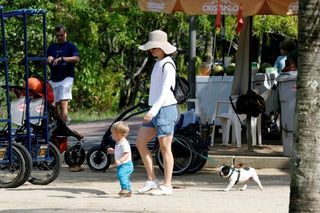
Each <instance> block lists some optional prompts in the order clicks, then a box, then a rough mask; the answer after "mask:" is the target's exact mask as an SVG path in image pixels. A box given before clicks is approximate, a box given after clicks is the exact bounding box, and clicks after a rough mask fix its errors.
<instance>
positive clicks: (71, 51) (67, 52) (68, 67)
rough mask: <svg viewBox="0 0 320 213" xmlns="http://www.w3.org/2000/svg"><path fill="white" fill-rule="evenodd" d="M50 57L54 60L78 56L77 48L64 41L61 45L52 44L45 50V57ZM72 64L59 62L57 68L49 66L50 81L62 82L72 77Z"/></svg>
mask: <svg viewBox="0 0 320 213" xmlns="http://www.w3.org/2000/svg"><path fill="white" fill-rule="evenodd" d="M48 56H52V57H54V58H55V59H56V58H59V57H71V56H80V54H79V51H78V48H77V47H76V45H74V44H73V43H71V42H69V41H66V42H65V43H63V44H58V43H54V44H52V45H50V46H49V48H48V50H47V57H48ZM74 67H75V65H74V64H73V63H67V62H65V61H63V62H61V63H60V64H58V65H57V66H50V70H51V73H50V79H51V80H52V81H54V82H58V81H62V80H63V79H65V78H67V77H74Z"/></svg>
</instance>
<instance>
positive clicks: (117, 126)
mask: <svg viewBox="0 0 320 213" xmlns="http://www.w3.org/2000/svg"><path fill="white" fill-rule="evenodd" d="M129 130H130V129H129V126H128V124H126V123H125V122H123V121H117V122H115V123H114V124H112V126H111V131H117V132H118V133H120V134H121V135H122V136H123V137H127V135H128V133H129Z"/></svg>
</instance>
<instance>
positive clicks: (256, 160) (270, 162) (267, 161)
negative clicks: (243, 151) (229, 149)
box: [205, 155, 290, 169]
mask: <svg viewBox="0 0 320 213" xmlns="http://www.w3.org/2000/svg"><path fill="white" fill-rule="evenodd" d="M208 158H209V160H208V161H207V163H206V165H205V168H217V167H220V166H222V165H223V164H227V165H231V164H232V163H233V158H234V161H235V164H238V163H243V164H244V165H247V166H250V167H253V168H256V169H265V168H273V169H289V168H290V163H289V162H290V157H261V156H232V155H209V156H208Z"/></svg>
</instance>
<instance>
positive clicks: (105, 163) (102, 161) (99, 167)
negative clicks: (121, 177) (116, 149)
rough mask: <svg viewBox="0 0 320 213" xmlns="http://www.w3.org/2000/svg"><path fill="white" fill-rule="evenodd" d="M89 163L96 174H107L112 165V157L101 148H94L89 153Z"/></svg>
mask: <svg viewBox="0 0 320 213" xmlns="http://www.w3.org/2000/svg"><path fill="white" fill-rule="evenodd" d="M87 163H88V166H89V168H90V169H91V170H92V171H94V172H105V171H106V170H107V169H108V168H109V166H110V163H111V156H110V155H109V154H107V151H106V150H105V149H103V148H101V147H100V146H94V147H92V148H91V149H89V151H88V153H87Z"/></svg>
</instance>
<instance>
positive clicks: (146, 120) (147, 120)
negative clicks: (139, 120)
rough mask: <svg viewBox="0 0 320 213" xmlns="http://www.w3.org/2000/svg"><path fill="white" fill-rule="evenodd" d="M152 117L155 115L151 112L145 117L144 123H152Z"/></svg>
mask: <svg viewBox="0 0 320 213" xmlns="http://www.w3.org/2000/svg"><path fill="white" fill-rule="evenodd" d="M152 118H153V115H151V114H150V113H147V114H146V115H145V116H144V118H143V123H150V122H151V120H152Z"/></svg>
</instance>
